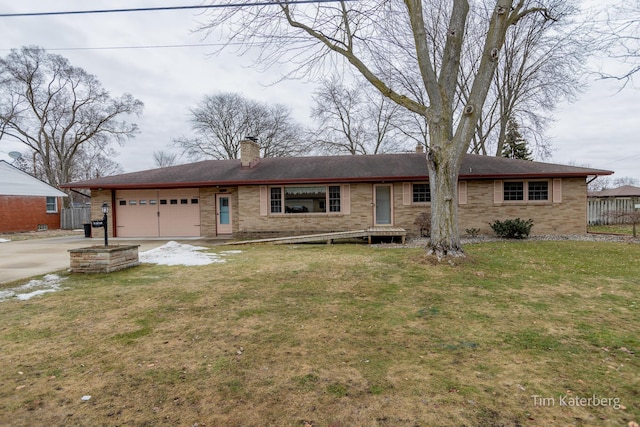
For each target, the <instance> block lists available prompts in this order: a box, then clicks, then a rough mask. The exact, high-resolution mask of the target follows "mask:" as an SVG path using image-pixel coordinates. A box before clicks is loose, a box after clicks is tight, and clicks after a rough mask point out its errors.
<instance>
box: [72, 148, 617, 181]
mask: <svg viewBox="0 0 640 427" xmlns="http://www.w3.org/2000/svg"><path fill="white" fill-rule="evenodd" d="M424 156H425V155H424V154H421V153H406V154H378V155H367V156H323V157H274V158H266V159H260V161H259V162H258V164H257V165H256V166H254V167H252V168H242V167H241V166H240V160H206V161H201V162H195V163H189V164H185V165H178V166H171V167H165V168H160V169H152V170H147V171H141V172H133V173H126V174H122V175H114V176H110V177H104V178H98V179H92V180H87V181H77V182H72V183H68V184H65V185H63V187H68V188H114V189H115V188H172V187H174V188H177V187H201V186H211V185H257V184H288V183H305V182H306V183H329V182H380V181H386V182H391V181H408V180H410V181H416V180H425V179H427V177H428V173H427V165H426V162H425V157H424ZM611 173H612V172H611V171H606V170H597V169H590V168H582V167H574V166H565V165H556V164H551V163H540V162H530V161H525V160H513V159H506V158H501V157H489V156H479V155H473V154H467V155H466V156H465V158H464V160H463V163H462V166H461V168H460V178H461V179H472V178H473V179H508V178H518V177H523V178H524V177H529V178H534V177H570V176H574V177H586V176H589V175H610V174H611Z"/></svg>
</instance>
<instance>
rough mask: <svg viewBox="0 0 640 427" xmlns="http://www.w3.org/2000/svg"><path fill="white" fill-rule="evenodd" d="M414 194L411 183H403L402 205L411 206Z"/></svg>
mask: <svg viewBox="0 0 640 427" xmlns="http://www.w3.org/2000/svg"><path fill="white" fill-rule="evenodd" d="M411 196H412V194H411V183H410V182H403V183H402V204H403V205H405V206H406V205H410V204H411V199H412V197H411Z"/></svg>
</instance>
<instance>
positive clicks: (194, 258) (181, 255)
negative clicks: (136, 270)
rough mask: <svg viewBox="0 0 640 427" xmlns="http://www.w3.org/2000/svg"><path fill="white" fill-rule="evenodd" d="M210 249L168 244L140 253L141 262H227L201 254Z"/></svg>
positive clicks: (192, 263) (196, 263)
mask: <svg viewBox="0 0 640 427" xmlns="http://www.w3.org/2000/svg"><path fill="white" fill-rule="evenodd" d="M206 249H209V248H205V247H202V246H192V245H187V244H182V243H178V242H174V241H171V242H167V243H166V244H164V245H162V246H160V247H158V248H155V249H151V250H148V251H145V252H140V254H139V255H138V258H139V260H140V262H143V263H147V264H161V265H186V266H190V265H208V264H213V263H221V262H226V261H225V260H224V259H222V258H220V255H218V254H212V253H205V252H200V251H203V250H206Z"/></svg>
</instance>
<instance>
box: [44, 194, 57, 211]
mask: <svg viewBox="0 0 640 427" xmlns="http://www.w3.org/2000/svg"><path fill="white" fill-rule="evenodd" d="M57 212H58V198H57V197H47V213H57Z"/></svg>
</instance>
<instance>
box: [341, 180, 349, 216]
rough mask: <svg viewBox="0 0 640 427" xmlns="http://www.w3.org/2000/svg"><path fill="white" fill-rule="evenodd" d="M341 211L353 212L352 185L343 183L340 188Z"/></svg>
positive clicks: (344, 212) (347, 213)
mask: <svg viewBox="0 0 640 427" xmlns="http://www.w3.org/2000/svg"><path fill="white" fill-rule="evenodd" d="M340 199H341V200H340V211H341V212H342V213H343V214H346V215H349V214H351V186H350V185H349V184H343V185H342V188H341V189H340Z"/></svg>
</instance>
